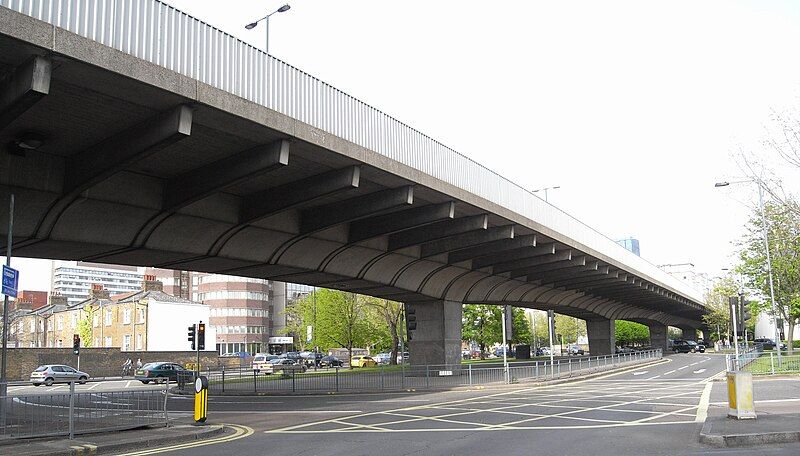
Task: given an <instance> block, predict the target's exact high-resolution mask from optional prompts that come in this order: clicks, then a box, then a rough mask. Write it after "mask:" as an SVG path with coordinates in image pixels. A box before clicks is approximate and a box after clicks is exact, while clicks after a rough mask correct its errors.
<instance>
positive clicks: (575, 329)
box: [545, 313, 586, 345]
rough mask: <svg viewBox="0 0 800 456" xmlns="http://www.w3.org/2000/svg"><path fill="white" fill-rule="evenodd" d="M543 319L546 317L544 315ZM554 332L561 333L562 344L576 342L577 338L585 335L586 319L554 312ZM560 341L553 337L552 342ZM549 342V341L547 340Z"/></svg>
mask: <svg viewBox="0 0 800 456" xmlns="http://www.w3.org/2000/svg"><path fill="white" fill-rule="evenodd" d="M545 321H547V318H546V317H545ZM556 334H561V337H562V340H563V342H564V345H567V344H577V343H578V338H580V337H581V336H585V335H586V321H584V320H581V319H580V318H575V317H570V316H569V315H561V314H558V313H557V314H556ZM545 335H547V325H546V324H545ZM559 342H561V341H558V340H555V339H553V343H554V344H558V343H559ZM548 343H549V341H548Z"/></svg>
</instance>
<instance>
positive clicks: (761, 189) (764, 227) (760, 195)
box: [714, 179, 781, 366]
mask: <svg viewBox="0 0 800 456" xmlns="http://www.w3.org/2000/svg"><path fill="white" fill-rule="evenodd" d="M753 182H755V183H756V184H758V209H759V212H761V231H762V233H763V236H764V249H765V250H766V252H767V275H768V276H769V298H770V301H771V303H772V321H773V323H774V325H775V346H776V347H777V348H778V350H777V351H778V365H779V366H780V365H781V339H780V332H778V313H777V309H776V306H775V287H774V286H773V284H772V259H771V258H770V253H769V238H768V237H767V216H766V215H765V214H764V186H763V185H762V184H761V181H759V180H756V179H746V180H741V181H734V182H717V183H715V184H714V187H727V186H729V185H731V184H745V183H753Z"/></svg>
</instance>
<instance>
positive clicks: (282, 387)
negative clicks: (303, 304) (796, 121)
mask: <svg viewBox="0 0 800 456" xmlns="http://www.w3.org/2000/svg"><path fill="white" fill-rule="evenodd" d="M661 356H662V353H661V350H648V351H641V352H634V353H626V354H619V355H608V356H584V357H573V358H560V359H556V360H554V362H553V363H551V362H550V361H549V360H547V361H531V362H515V363H511V364H510V365H509V368H508V371H506V369H505V368H504V367H502V365H501V366H493V367H485V366H481V365H480V364H458V365H435V366H405V365H401V366H383V365H381V366H378V367H377V368H369V369H342V368H330V369H319V370H313V369H310V370H308V371H306V372H298V371H284V372H276V373H272V374H264V373H262V372H259V371H255V370H251V369H238V370H223V371H209V372H203V375H205V376H207V377H208V380H209V392H210V393H211V394H244V393H253V394H258V393H274V394H285V393H309V392H317V393H319V392H343V391H403V390H411V389H446V388H453V387H459V386H477V385H487V384H492V383H504V382H508V383H515V382H521V381H538V380H550V379H560V378H569V377H577V376H581V375H587V374H590V373H595V372H602V371H605V370H609V369H613V368H617V367H622V366H628V365H635V364H639V363H642V362H646V361H651V360H654V359H660V358H661ZM178 383H179V386H178V388H179V389H181V390H182V391H183V392H185V393H190V392H192V391H193V388H192V382H191V378H185V379H180V380H179V382H178Z"/></svg>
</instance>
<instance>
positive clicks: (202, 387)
mask: <svg viewBox="0 0 800 456" xmlns="http://www.w3.org/2000/svg"><path fill="white" fill-rule="evenodd" d="M206 418H208V377H205V376H200V377H197V380H195V382H194V421H195V422H196V423H205V422H206Z"/></svg>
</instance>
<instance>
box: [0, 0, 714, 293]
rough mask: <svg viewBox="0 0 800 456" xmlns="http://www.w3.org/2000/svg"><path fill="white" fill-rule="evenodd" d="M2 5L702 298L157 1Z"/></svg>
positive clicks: (502, 182)
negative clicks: (418, 174)
mask: <svg viewBox="0 0 800 456" xmlns="http://www.w3.org/2000/svg"><path fill="white" fill-rule="evenodd" d="M0 6H4V7H6V8H10V9H12V10H15V11H18V12H20V13H23V14H26V15H29V16H32V17H35V18H37V19H39V20H42V21H45V22H48V23H50V24H53V25H55V26H57V27H60V28H63V29H66V30H69V31H70V32H73V33H76V34H78V35H81V36H83V37H86V38H89V39H91V40H94V41H97V42H99V43H102V44H104V45H106V46H109V47H112V48H114V49H117V50H120V51H122V52H125V53H127V54H130V55H133V56H136V57H138V58H140V59H143V60H146V61H149V62H152V63H155V64H157V65H160V66H163V67H165V68H168V69H170V70H173V71H176V72H178V73H181V74H183V75H185V76H188V77H191V78H194V79H197V80H199V81H201V82H203V83H205V84H208V85H211V86H213V87H216V88H218V89H221V90H224V91H227V92H230V93H232V94H235V95H238V96H240V97H243V98H245V99H247V100H250V101H252V102H255V103H258V104H260V105H262V106H266V107H268V108H270V109H273V110H275V111H277V112H280V113H282V114H285V115H287V116H289V117H292V118H294V119H298V120H300V121H302V122H304V123H306V124H309V125H311V126H313V127H315V128H318V129H320V130H322V131H325V132H328V133H330V134H333V135H336V136H338V137H340V138H344V139H346V140H348V141H350V142H353V143H355V144H358V145H360V146H362V147H365V148H367V149H370V150H372V151H375V152H377V153H379V154H381V155H384V156H386V157H389V158H391V159H393V160H396V161H398V162H400V163H403V164H405V165H408V166H410V167H412V168H415V169H417V170H420V171H422V172H424V173H426V174H428V175H430V176H433V177H435V178H437V179H440V180H442V181H444V182H447V183H449V184H451V185H454V186H456V187H459V188H461V189H464V190H466V191H468V192H470V193H472V194H474V195H478V196H480V197H482V198H484V199H486V200H488V201H491V202H493V203H495V204H499V205H501V206H502V207H505V208H507V209H509V210H511V211H513V212H516V213H517V214H520V215H522V216H524V217H526V218H528V219H530V220H536V221H537V222H538V223H541V224H543V225H545V226H547V227H549V228H551V229H553V230H554V231H555V232H557V233H561V234H563V235H564V236H566V237H567V238H570V239H573V240H575V241H577V242H579V243H580V244H582V245H586V246H589V247H591V248H592V249H595V250H597V251H598V252H600V253H601V254H602V255H605V256H608V257H611V258H614V259H618V260H619V261H621V262H622V263H624V264H625V265H627V266H626V268H627V269H629V270H630V271H631V272H635V273H637V275H641V276H642V277H643V278H646V279H647V280H652V281H654V282H655V283H659V284H662V285H663V286H665V287H667V288H670V289H672V290H673V291H676V292H678V293H680V294H682V295H684V296H686V297H689V298H691V299H692V300H694V301H697V302H702V301H703V300H702V297H701V296H699V295H698V294H697V292H696V291H694V290H693V289H692V288H691V287H689V286H687V285H685V284H684V283H682V282H681V281H679V280H678V279H676V278H674V277H672V276H670V275H669V274H666V273H664V272H663V271H662V270H660V269H659V268H657V267H656V266H655V265H653V264H651V263H649V262H647V261H646V260H644V259H642V258H641V257H639V256H637V255H634V254H633V253H631V252H629V251H628V250H626V249H625V248H624V247H622V246H620V245H619V244H617V243H616V242H614V241H613V240H612V239H610V238H608V237H606V236H605V235H603V234H601V233H599V232H597V231H595V230H594V229H592V228H591V227H589V226H588V225H586V224H584V223H583V222H581V221H579V220H578V219H576V218H574V217H572V216H570V215H569V214H567V213H565V212H563V211H561V210H560V209H558V208H556V207H554V206H551V205H550V204H548V203H547V202H545V201H543V200H542V199H540V198H538V197H536V196H534V195H533V194H532V193H531V192H530V191H529V190H526V189H525V188H523V187H521V186H519V185H517V184H515V183H513V182H511V181H509V180H508V179H506V178H504V177H502V176H500V175H499V174H497V173H495V172H493V171H491V170H489V169H487V168H486V167H484V166H482V165H480V164H478V163H476V162H474V161H473V160H471V159H469V158H467V157H465V156H464V155H461V154H459V153H458V152H456V151H455V150H453V149H450V148H449V147H447V146H445V145H443V144H441V143H440V142H438V141H436V140H435V139H432V138H430V137H429V136H426V135H424V134H423V133H421V132H419V131H417V130H415V129H414V128H412V127H410V126H408V125H406V124H404V123H402V122H400V121H398V120H397V119H394V118H393V117H391V116H388V115H386V114H385V113H383V112H381V111H379V110H378V109H375V108H373V107H372V106H369V105H367V104H366V103H364V102H362V101H360V100H358V99H356V98H353V97H352V96H350V95H348V94H346V93H344V92H342V91H341V90H339V89H337V88H335V87H333V86H331V85H329V84H326V83H325V82H323V81H320V80H319V79H317V78H315V77H314V76H311V75H309V74H307V73H305V72H303V71H301V70H299V69H297V68H295V67H293V66H291V65H289V64H287V63H285V62H282V61H280V60H278V59H276V58H275V57H272V56H270V55H267V54H265V53H264V52H263V51H261V50H259V49H257V48H255V47H253V46H251V45H249V44H247V43H245V42H243V41H241V40H239V39H237V38H235V37H233V36H231V35H229V34H227V33H224V32H222V31H221V30H219V29H217V28H215V27H213V26H211V25H209V24H206V23H205V22H203V21H200V20H198V19H195V18H194V17H192V16H189V15H187V14H186V13H184V12H182V11H180V10H177V9H175V8H173V7H171V6H169V5H166V4H164V3H162V2H160V1H158V0H0ZM481 64H483V65H491V64H492V63H491V62H490V61H487V62H482V63H481Z"/></svg>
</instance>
